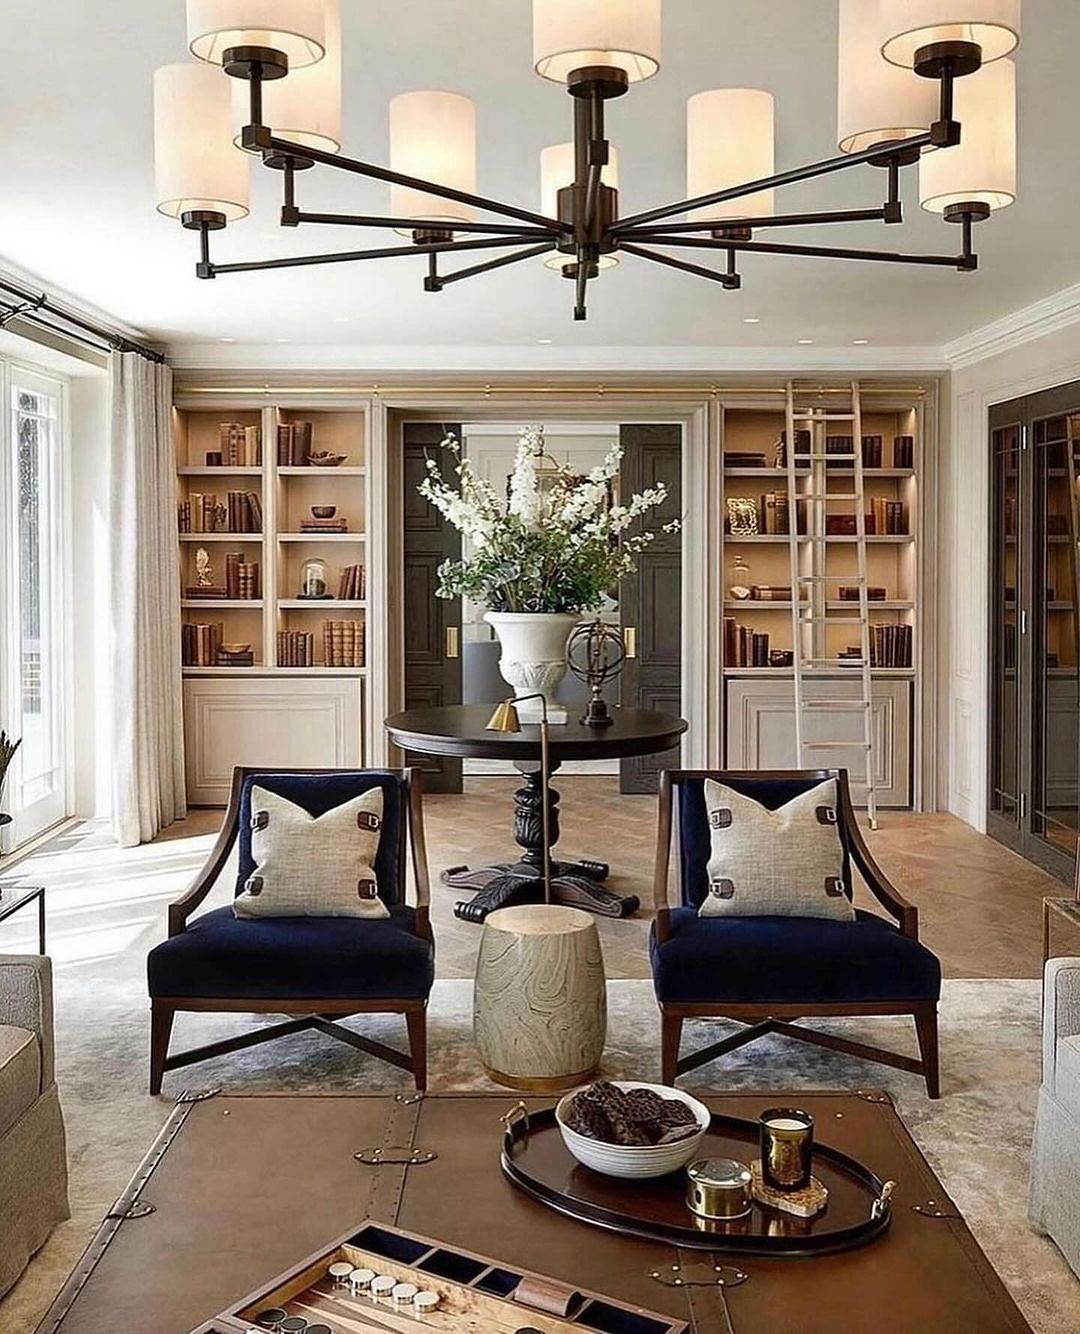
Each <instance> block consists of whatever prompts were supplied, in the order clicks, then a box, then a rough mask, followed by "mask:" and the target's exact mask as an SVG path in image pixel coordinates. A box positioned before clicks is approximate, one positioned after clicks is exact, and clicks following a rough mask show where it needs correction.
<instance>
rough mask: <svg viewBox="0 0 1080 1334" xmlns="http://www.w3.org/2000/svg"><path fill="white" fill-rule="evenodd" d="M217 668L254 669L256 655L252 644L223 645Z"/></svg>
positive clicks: (218, 655) (218, 653)
mask: <svg viewBox="0 0 1080 1334" xmlns="http://www.w3.org/2000/svg"><path fill="white" fill-rule="evenodd" d="M214 666H215V667H254V666H255V654H254V653H253V652H252V649H251V645H250V644H222V645H221V647H220V648H219V649H218V651H217V661H216V662H215V663H214Z"/></svg>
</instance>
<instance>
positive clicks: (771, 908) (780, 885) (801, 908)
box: [698, 778, 855, 922]
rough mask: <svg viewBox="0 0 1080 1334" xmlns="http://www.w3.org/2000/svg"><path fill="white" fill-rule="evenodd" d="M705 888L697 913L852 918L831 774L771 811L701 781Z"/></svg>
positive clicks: (738, 794)
mask: <svg viewBox="0 0 1080 1334" xmlns="http://www.w3.org/2000/svg"><path fill="white" fill-rule="evenodd" d="M705 809H706V811H707V812H708V817H709V840H710V844H711V856H710V857H709V892H708V894H707V895H706V897H705V900H704V902H703V903H702V905H701V907H700V908H699V909H698V913H699V915H700V916H701V917H830V918H833V919H834V920H836V921H843V922H850V921H854V918H855V910H854V909H853V908H852V906H851V901H850V900H849V899H848V897H847V894H846V893H845V892H844V880H843V874H844V848H843V844H842V843H841V842H840V834H839V831H838V829H837V824H836V820H837V814H836V779H835V778H830V779H828V780H827V781H826V782H824V783H819V784H818V785H817V787H813V788H811V789H810V791H809V792H804V793H803V794H802V796H800V797H795V798H794V799H793V800H792V801H789V802H788V803H787V805H786V806H781V807H780V808H779V809H778V810H775V811H770V810H769V809H768V808H767V807H765V806H762V805H761V803H760V802H757V801H754V800H752V799H751V798H750V797H745V796H743V795H742V793H741V792H736V791H735V790H734V788H730V787H727V786H726V785H725V784H724V783H717V782H715V781H714V780H713V779H711V778H707V779H706V780H705Z"/></svg>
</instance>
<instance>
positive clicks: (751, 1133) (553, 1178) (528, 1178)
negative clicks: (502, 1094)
mask: <svg viewBox="0 0 1080 1334" xmlns="http://www.w3.org/2000/svg"><path fill="white" fill-rule="evenodd" d="M697 1156H698V1157H699V1158H736V1159H738V1160H739V1161H740V1162H744V1163H749V1162H750V1161H751V1160H752V1159H754V1158H756V1157H758V1126H757V1122H756V1121H746V1120H743V1119H742V1118H741V1117H735V1116H721V1115H720V1114H719V1113H716V1112H714V1113H713V1117H712V1123H711V1125H710V1127H709V1129H708V1131H706V1134H705V1138H704V1140H702V1143H701V1149H700V1152H699V1153H698V1155H697ZM502 1169H503V1172H504V1173H505V1174H506V1176H507V1177H508V1178H509V1179H510V1181H512V1182H513V1183H514V1185H515V1186H517V1187H519V1188H520V1189H521V1190H523V1191H525V1192H526V1194H528V1195H531V1196H532V1197H533V1199H535V1200H538V1201H539V1202H540V1203H541V1204H546V1205H547V1206H548V1208H550V1209H555V1210H557V1211H558V1212H559V1213H563V1214H567V1215H568V1216H569V1217H571V1218H576V1219H578V1220H579V1221H580V1222H582V1223H589V1224H591V1225H592V1226H593V1227H602V1228H607V1229H609V1230H610V1231H613V1232H620V1233H623V1234H624V1235H626V1236H632V1237H642V1238H645V1239H647V1240H649V1241H660V1242H668V1243H670V1244H672V1245H674V1246H688V1247H692V1248H695V1249H697V1250H703V1251H728V1252H732V1253H735V1254H739V1255H774V1256H781V1255H792V1256H799V1255H821V1254H824V1253H827V1252H829V1251H844V1250H850V1249H851V1248H853V1247H855V1246H864V1245H865V1244H866V1243H867V1242H869V1241H872V1240H873V1239H874V1238H875V1237H877V1236H879V1235H880V1234H881V1233H882V1232H884V1231H885V1229H886V1228H887V1227H888V1226H889V1220H890V1216H891V1215H890V1210H889V1195H890V1194H891V1186H889V1187H888V1188H887V1187H886V1183H885V1182H883V1181H881V1180H879V1178H878V1177H876V1176H875V1175H874V1173H873V1172H871V1171H870V1169H869V1168H867V1167H864V1166H863V1164H862V1163H860V1162H858V1161H857V1160H856V1159H854V1158H851V1157H849V1156H848V1155H847V1154H846V1153H841V1152H840V1151H839V1150H838V1149H832V1148H829V1147H828V1146H827V1145H823V1144H815V1146H814V1175H815V1176H816V1177H817V1178H818V1180H819V1181H821V1182H823V1183H824V1185H825V1186H827V1187H828V1190H829V1202H828V1204H827V1205H826V1206H825V1208H824V1210H823V1211H822V1212H821V1213H819V1214H818V1215H817V1216H816V1217H814V1218H809V1219H806V1218H797V1217H795V1216H794V1215H793V1214H788V1213H782V1212H780V1211H779V1210H776V1209H771V1208H769V1207H767V1206H766V1205H761V1204H757V1203H755V1204H754V1205H753V1206H752V1208H751V1210H750V1213H749V1214H747V1215H745V1216H744V1217H743V1218H739V1219H733V1220H732V1221H730V1222H713V1221H711V1220H709V1219H703V1218H698V1217H697V1216H696V1215H695V1214H693V1213H692V1212H691V1211H690V1209H689V1208H688V1207H687V1204H686V1173H685V1172H682V1171H680V1172H673V1173H671V1174H670V1175H669V1176H664V1177H655V1178H653V1179H652V1180H648V1181H623V1180H620V1179H619V1178H617V1177H609V1176H604V1175H603V1174H602V1173H600V1172H594V1171H593V1170H592V1169H591V1168H588V1167H582V1166H581V1164H580V1163H579V1162H578V1161H577V1159H576V1158H574V1157H573V1156H572V1155H571V1154H570V1152H569V1150H568V1149H567V1148H566V1146H565V1145H564V1144H563V1141H562V1136H561V1134H560V1133H559V1128H558V1126H557V1124H556V1122H555V1109H554V1108H553V1107H549V1108H546V1109H545V1110H543V1111H539V1112H526V1111H525V1109H524V1106H522V1107H521V1108H520V1109H518V1111H517V1113H516V1114H511V1117H509V1118H507V1128H506V1133H505V1135H504V1136H503V1149H502Z"/></svg>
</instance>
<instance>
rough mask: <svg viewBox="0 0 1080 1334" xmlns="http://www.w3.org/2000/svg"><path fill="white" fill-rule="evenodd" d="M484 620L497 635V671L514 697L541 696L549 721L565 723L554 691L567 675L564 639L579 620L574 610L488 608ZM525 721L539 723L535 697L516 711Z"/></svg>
mask: <svg viewBox="0 0 1080 1334" xmlns="http://www.w3.org/2000/svg"><path fill="white" fill-rule="evenodd" d="M484 620H485V621H487V623H488V625H490V626H491V627H492V629H493V630H494V631H495V633H496V634H497V635H498V636H499V643H500V644H501V645H502V657H501V658H500V659H499V671H500V672H501V673H502V677H503V680H504V681H506V682H508V683H509V684H510V685H511V686H513V688H514V694H515V696H520V695H532V694H535V693H538V694H541V695H543V696H544V699H545V700H546V701H547V708H548V721H549V722H551V723H565V722H566V710H565V709H564V708H563V706H562V705H561V704H556V703H555V692H556V690H558V688H559V683H560V681H562V679H563V677H564V676H565V675H566V641H567V640H568V639H569V638H570V633H571V631H572V630H573V629H574V627H575V626H576V625H578V624H579V622H580V621H581V617H580V615H579V614H578V613H577V612H563V611H537V612H532V611H489V612H487V613H485V615H484ZM519 713H520V717H521V718H522V719H523V720H524V721H526V722H538V721H539V719H540V716H541V709H540V703H539V701H538V700H534V701H532V702H531V704H525V705H523V706H522V708H521V709H520V711H519Z"/></svg>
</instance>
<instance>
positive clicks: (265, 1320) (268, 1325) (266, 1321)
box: [255, 1306, 289, 1329]
mask: <svg viewBox="0 0 1080 1334" xmlns="http://www.w3.org/2000/svg"><path fill="white" fill-rule="evenodd" d="M288 1314H289V1313H288V1311H286V1310H285V1309H284V1307H281V1306H270V1307H268V1308H267V1309H266V1310H265V1311H261V1312H260V1313H259V1314H258V1315H257V1316H256V1317H255V1323H256V1325H258V1327H259V1328H260V1329H279V1328H280V1326H281V1322H282V1321H283V1320H284V1319H285V1317H286V1316H287V1315H288Z"/></svg>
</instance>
